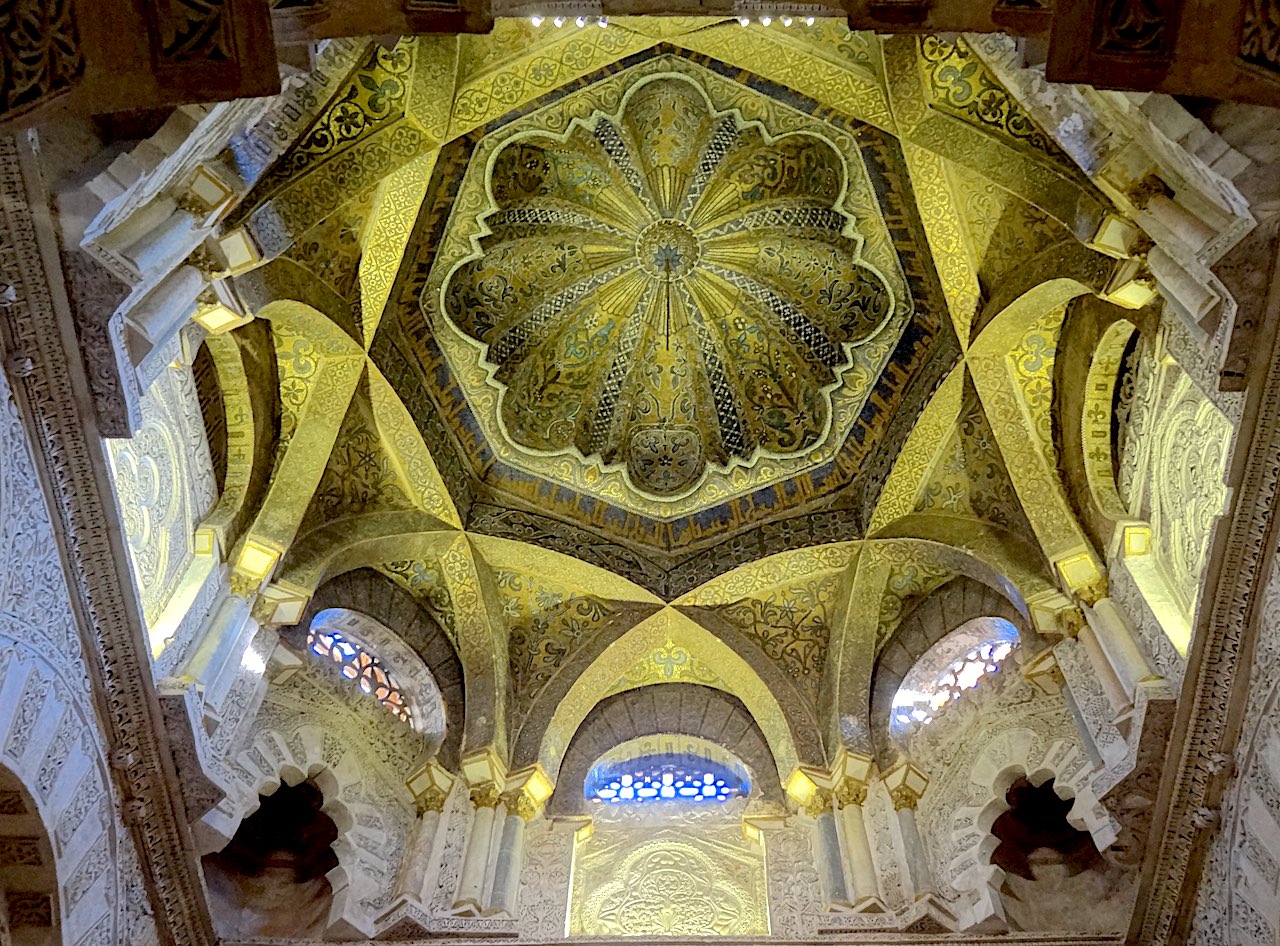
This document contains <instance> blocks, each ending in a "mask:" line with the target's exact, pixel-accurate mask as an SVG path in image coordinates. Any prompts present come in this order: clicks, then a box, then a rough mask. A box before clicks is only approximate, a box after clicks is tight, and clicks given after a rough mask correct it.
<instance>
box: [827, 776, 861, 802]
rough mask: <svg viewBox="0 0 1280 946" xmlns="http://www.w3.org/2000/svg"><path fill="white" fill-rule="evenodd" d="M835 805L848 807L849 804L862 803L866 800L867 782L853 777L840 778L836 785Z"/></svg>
mask: <svg viewBox="0 0 1280 946" xmlns="http://www.w3.org/2000/svg"><path fill="white" fill-rule="evenodd" d="M835 799H836V807H838V808H848V807H849V806H850V805H864V804H866V801H867V784H866V782H859V781H858V780H857V779H855V778H842V779H841V780H840V781H839V783H838V784H837V785H836V790H835Z"/></svg>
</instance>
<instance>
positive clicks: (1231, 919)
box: [1188, 563, 1280, 946]
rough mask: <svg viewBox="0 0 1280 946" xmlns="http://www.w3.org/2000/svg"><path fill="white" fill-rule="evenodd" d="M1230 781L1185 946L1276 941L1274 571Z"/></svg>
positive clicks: (1279, 922) (1278, 766) (1278, 801)
mask: <svg viewBox="0 0 1280 946" xmlns="http://www.w3.org/2000/svg"><path fill="white" fill-rule="evenodd" d="M1255 646H1256V649H1255V651H1254V656H1253V662H1252V665H1251V667H1250V668H1249V681H1250V686H1249V696H1248V703H1247V707H1246V712H1245V724H1244V727H1245V728H1244V732H1243V733H1242V735H1241V738H1240V742H1239V744H1238V746H1237V747H1236V750H1235V755H1234V764H1235V772H1236V775H1235V777H1234V779H1233V780H1232V784H1231V787H1230V789H1229V790H1228V791H1227V793H1226V795H1225V796H1224V798H1223V802H1222V809H1221V813H1220V822H1219V823H1220V825H1221V827H1220V828H1219V829H1218V830H1217V833H1216V835H1215V836H1214V838H1213V842H1212V845H1211V847H1210V849H1209V854H1208V858H1207V860H1206V863H1205V868H1204V872H1203V873H1202V874H1201V878H1200V886H1199V889H1198V891H1197V897H1196V904H1195V916H1194V920H1193V923H1192V926H1191V929H1190V934H1189V937H1188V943H1189V944H1191V946H1211V944H1214V946H1216V944H1218V943H1221V944H1224V946H1270V944H1271V943H1274V942H1275V941H1276V937H1277V936H1278V935H1280V909H1278V908H1277V902H1278V901H1277V898H1278V897H1280V866H1278V865H1280V685H1278V684H1277V683H1276V682H1275V681H1276V680H1277V678H1278V677H1280V567H1278V566H1277V564H1275V563H1273V565H1272V569H1271V572H1270V574H1269V575H1268V577H1267V583H1266V586H1265V588H1264V590H1263V598H1262V602H1261V609H1260V614H1259V617H1258V634H1257V640H1256V645H1255Z"/></svg>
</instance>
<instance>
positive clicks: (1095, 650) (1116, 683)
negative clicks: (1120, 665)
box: [1076, 623, 1133, 716]
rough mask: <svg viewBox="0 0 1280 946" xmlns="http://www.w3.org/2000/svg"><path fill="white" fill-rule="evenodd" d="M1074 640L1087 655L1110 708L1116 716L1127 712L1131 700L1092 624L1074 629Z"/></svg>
mask: <svg viewBox="0 0 1280 946" xmlns="http://www.w3.org/2000/svg"><path fill="white" fill-rule="evenodd" d="M1076 640H1078V641H1079V642H1080V646H1081V647H1083V648H1084V651H1085V653H1086V654H1088V655H1089V663H1090V665H1091V666H1092V667H1093V670H1094V673H1095V674H1096V675H1097V677H1098V682H1099V683H1100V684H1101V685H1102V692H1103V693H1105V694H1106V695H1107V701H1108V702H1109V703H1110V704H1111V708H1112V710H1114V711H1115V714H1116V715H1117V716H1119V715H1121V714H1122V713H1125V712H1128V710H1129V709H1130V708H1131V707H1132V706H1133V700H1132V699H1131V698H1130V696H1129V694H1128V693H1126V692H1125V688H1124V685H1123V684H1122V683H1121V682H1120V677H1119V676H1118V675H1117V674H1116V669H1115V667H1114V666H1113V665H1112V663H1111V660H1110V658H1108V657H1107V653H1106V651H1105V650H1103V648H1102V643H1101V642H1100V641H1099V640H1098V635H1097V632H1096V631H1095V630H1094V629H1093V626H1092V625H1091V624H1088V623H1085V624H1082V625H1081V626H1080V628H1079V629H1078V630H1077V631H1076Z"/></svg>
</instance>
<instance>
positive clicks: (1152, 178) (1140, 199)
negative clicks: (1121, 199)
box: [1124, 171, 1173, 210]
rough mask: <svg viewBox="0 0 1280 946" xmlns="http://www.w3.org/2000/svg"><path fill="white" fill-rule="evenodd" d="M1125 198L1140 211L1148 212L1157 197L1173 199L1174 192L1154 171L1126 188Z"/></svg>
mask: <svg viewBox="0 0 1280 946" xmlns="http://www.w3.org/2000/svg"><path fill="white" fill-rule="evenodd" d="M1124 196H1125V197H1127V198H1129V202H1130V203H1131V204H1133V206H1134V207H1136V208H1138V209H1139V210H1146V209H1147V206H1148V205H1149V204H1150V203H1151V201H1153V200H1155V199H1156V198H1157V197H1172V196H1173V190H1172V189H1171V188H1170V187H1169V185H1168V184H1166V183H1165V182H1164V180H1163V179H1162V178H1161V177H1160V175H1159V174H1156V173H1155V172H1154V171H1153V172H1152V173H1150V174H1148V175H1146V176H1145V177H1143V178H1140V179H1139V180H1136V181H1134V182H1133V183H1132V184H1130V185H1129V186H1128V187H1126V188H1125V191H1124Z"/></svg>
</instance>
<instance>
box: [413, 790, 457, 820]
mask: <svg viewBox="0 0 1280 946" xmlns="http://www.w3.org/2000/svg"><path fill="white" fill-rule="evenodd" d="M448 799H449V793H448V792H446V791H444V790H442V789H439V788H435V787H434V786H433V787H431V788H428V789H427V790H426V791H424V792H423V793H422V794H421V795H419V796H418V797H417V798H416V799H415V801H416V803H417V806H418V814H420V815H422V814H426V813H427V812H428V811H434V812H437V813H438V812H441V811H444V803H445V802H446V801H448Z"/></svg>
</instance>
